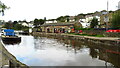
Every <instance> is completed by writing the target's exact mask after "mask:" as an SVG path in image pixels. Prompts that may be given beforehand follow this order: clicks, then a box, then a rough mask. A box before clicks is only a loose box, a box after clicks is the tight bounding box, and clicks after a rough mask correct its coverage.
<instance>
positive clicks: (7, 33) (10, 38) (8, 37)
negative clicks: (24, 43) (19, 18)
mask: <svg viewBox="0 0 120 68" xmlns="http://www.w3.org/2000/svg"><path fill="white" fill-rule="evenodd" d="M1 39H2V41H3V43H15V42H21V37H18V36H16V35H15V32H14V30H13V29H5V30H3V35H1Z"/></svg>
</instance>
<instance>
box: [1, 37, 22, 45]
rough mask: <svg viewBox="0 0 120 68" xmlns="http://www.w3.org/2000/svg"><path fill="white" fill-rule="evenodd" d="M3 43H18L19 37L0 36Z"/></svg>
mask: <svg viewBox="0 0 120 68" xmlns="http://www.w3.org/2000/svg"><path fill="white" fill-rule="evenodd" d="M1 39H2V41H3V43H4V44H19V43H20V42H21V37H1Z"/></svg>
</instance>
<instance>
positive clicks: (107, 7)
mask: <svg viewBox="0 0 120 68" xmlns="http://www.w3.org/2000/svg"><path fill="white" fill-rule="evenodd" d="M108 8H109V2H108V0H107V21H106V30H108V22H109V11H108Z"/></svg>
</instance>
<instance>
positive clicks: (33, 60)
mask: <svg viewBox="0 0 120 68" xmlns="http://www.w3.org/2000/svg"><path fill="white" fill-rule="evenodd" d="M21 37H22V41H21V43H20V44H19V45H17V44H16V45H17V46H13V45H9V46H5V47H6V48H7V49H8V51H9V52H11V53H12V54H13V55H15V56H16V57H17V59H18V60H20V61H21V62H23V63H25V64H27V65H29V66H118V67H120V63H119V59H120V54H119V53H120V46H117V45H103V44H102V45H101V44H94V43H92V42H88V41H84V42H83V41H78V40H70V39H62V38H61V39H60V38H57V39H55V38H47V37H33V36H21Z"/></svg>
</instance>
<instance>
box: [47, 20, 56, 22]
mask: <svg viewBox="0 0 120 68" xmlns="http://www.w3.org/2000/svg"><path fill="white" fill-rule="evenodd" d="M45 23H57V21H56V20H54V21H45Z"/></svg>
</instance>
